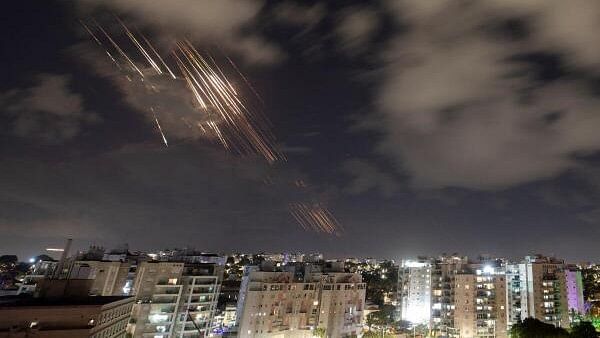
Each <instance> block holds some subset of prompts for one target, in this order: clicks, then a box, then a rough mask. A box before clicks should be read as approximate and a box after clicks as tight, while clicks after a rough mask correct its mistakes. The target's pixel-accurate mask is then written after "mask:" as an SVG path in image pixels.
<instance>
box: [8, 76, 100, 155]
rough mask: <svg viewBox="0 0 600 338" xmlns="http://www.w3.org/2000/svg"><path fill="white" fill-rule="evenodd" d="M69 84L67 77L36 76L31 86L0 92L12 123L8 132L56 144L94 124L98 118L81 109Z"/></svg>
mask: <svg viewBox="0 0 600 338" xmlns="http://www.w3.org/2000/svg"><path fill="white" fill-rule="evenodd" d="M69 82H70V77H69V76H68V75H63V74H40V75H38V76H37V77H36V79H35V84H34V85H32V86H31V87H28V88H18V89H12V90H10V91H8V92H4V93H0V104H1V105H3V106H4V111H5V112H6V113H8V114H9V116H10V119H11V120H12V124H11V125H10V128H11V130H10V132H12V133H13V134H14V135H17V136H19V137H24V138H31V139H36V140H40V141H43V142H49V143H60V142H63V141H66V140H69V139H72V138H73V137H75V136H77V134H79V132H80V131H81V129H82V128H83V127H84V126H85V125H88V124H91V123H94V122H97V121H98V119H99V117H98V115H96V114H95V113H93V112H90V111H86V110H85V108H84V104H83V98H82V96H81V95H79V94H77V93H75V92H73V90H72V89H71V87H70V83H69Z"/></svg>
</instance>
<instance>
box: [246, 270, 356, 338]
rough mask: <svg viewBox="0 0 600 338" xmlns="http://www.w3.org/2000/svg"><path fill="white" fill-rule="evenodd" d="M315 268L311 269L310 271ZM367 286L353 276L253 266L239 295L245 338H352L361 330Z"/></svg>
mask: <svg viewBox="0 0 600 338" xmlns="http://www.w3.org/2000/svg"><path fill="white" fill-rule="evenodd" d="M308 270H310V269H308ZM365 292H366V285H365V283H362V276H361V275H360V274H354V273H343V272H329V273H310V272H308V273H306V274H304V275H303V276H299V275H298V274H297V273H296V272H294V271H260V270H258V269H257V268H256V267H255V268H249V269H248V270H247V271H246V273H245V275H244V279H243V280H242V285H241V289H240V296H239V297H238V311H237V313H238V333H239V336H240V337H260V338H263V337H264V338H270V337H278V338H279V337H281V338H305V337H306V338H311V337H313V331H314V330H315V329H316V328H320V329H322V330H323V331H324V332H325V334H326V336H327V337H352V336H357V335H359V334H360V332H361V330H362V317H363V316H362V315H363V311H364V302H365V295H366V294H365Z"/></svg>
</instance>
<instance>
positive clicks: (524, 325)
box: [510, 318, 570, 338]
mask: <svg viewBox="0 0 600 338" xmlns="http://www.w3.org/2000/svg"><path fill="white" fill-rule="evenodd" d="M510 336H511V337H512V338H569V337H570V335H569V332H567V330H565V329H562V328H559V327H556V326H554V325H551V324H546V323H544V322H542V321H539V320H537V319H534V318H526V319H525V320H523V321H521V322H518V323H517V324H515V325H513V327H512V328H511V330H510Z"/></svg>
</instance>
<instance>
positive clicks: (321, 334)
mask: <svg viewBox="0 0 600 338" xmlns="http://www.w3.org/2000/svg"><path fill="white" fill-rule="evenodd" d="M313 337H318V338H327V330H326V329H324V328H322V327H317V328H315V329H314V330H313Z"/></svg>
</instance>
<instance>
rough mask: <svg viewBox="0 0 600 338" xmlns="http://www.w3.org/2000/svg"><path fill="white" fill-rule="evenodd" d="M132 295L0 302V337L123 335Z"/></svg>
mask: <svg viewBox="0 0 600 338" xmlns="http://www.w3.org/2000/svg"><path fill="white" fill-rule="evenodd" d="M132 304H133V298H131V297H118V296H107V297H102V296H97V297H83V298H74V299H70V298H69V299H67V298H63V299H57V300H48V299H37V298H33V297H32V298H23V297H20V298H17V299H13V300H8V301H5V300H3V302H2V303H0V338H19V337H23V338H24V337H45V338H84V337H85V338H124V337H125V328H126V326H127V323H128V322H129V316H130V314H131V308H132Z"/></svg>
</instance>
